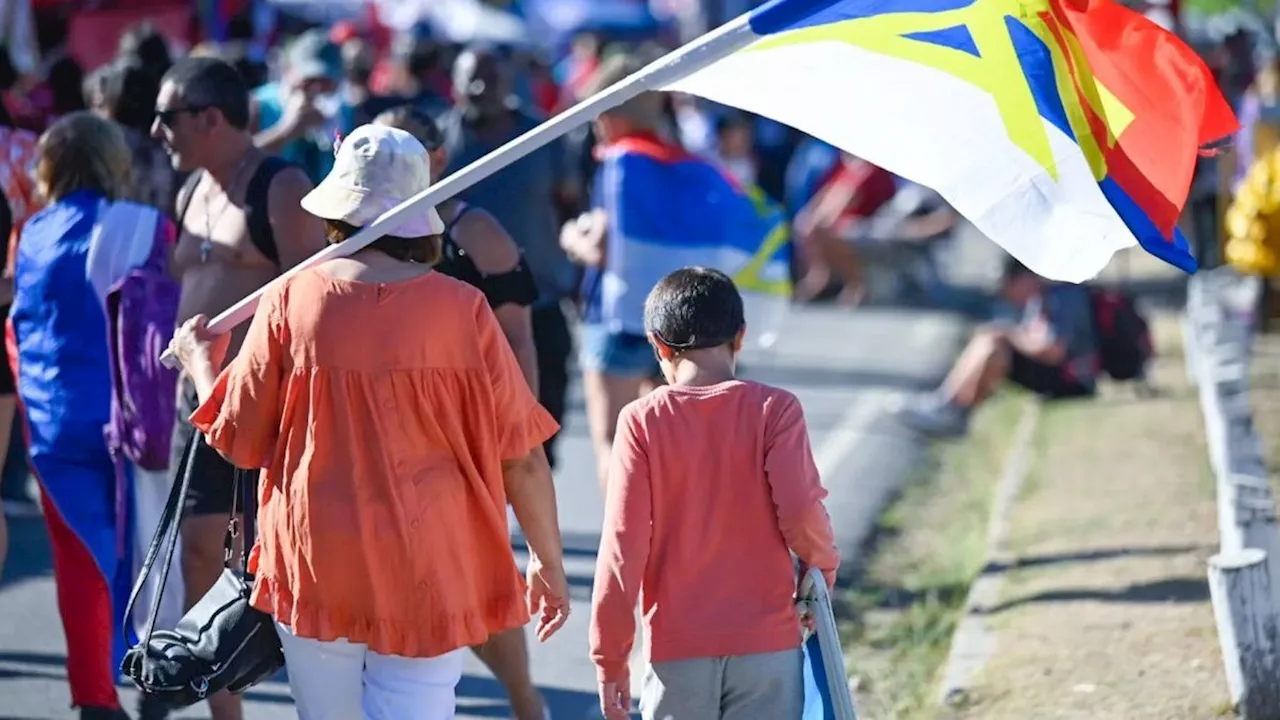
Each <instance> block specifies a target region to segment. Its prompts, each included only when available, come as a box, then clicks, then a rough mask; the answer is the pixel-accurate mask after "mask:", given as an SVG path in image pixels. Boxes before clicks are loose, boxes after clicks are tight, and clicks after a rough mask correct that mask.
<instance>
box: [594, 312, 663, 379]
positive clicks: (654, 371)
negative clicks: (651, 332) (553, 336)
mask: <svg viewBox="0 0 1280 720" xmlns="http://www.w3.org/2000/svg"><path fill="white" fill-rule="evenodd" d="M578 364H579V365H581V366H582V369H583V370H591V371H595V372H600V373H605V374H606V375H624V376H629V377H636V376H640V377H657V376H658V375H659V373H660V372H661V370H660V369H659V368H658V359H657V358H656V357H654V354H653V348H652V347H651V346H650V345H649V340H648V339H647V338H646V337H645V336H643V335H635V334H633V333H626V332H617V331H613V330H610V329H609V328H608V327H606V326H604V325H597V324H591V325H583V326H582V338H581V350H580V351H579V352H578Z"/></svg>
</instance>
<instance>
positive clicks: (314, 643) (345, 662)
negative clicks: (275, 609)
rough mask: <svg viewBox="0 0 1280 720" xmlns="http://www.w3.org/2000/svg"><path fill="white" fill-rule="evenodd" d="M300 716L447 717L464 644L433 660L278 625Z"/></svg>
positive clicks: (329, 719) (307, 719)
mask: <svg viewBox="0 0 1280 720" xmlns="http://www.w3.org/2000/svg"><path fill="white" fill-rule="evenodd" d="M276 630H277V631H278V632H279V633H280V644H281V645H283V646H284V660H285V667H286V668H287V669H288V671H289V688H290V689H291V690H292V691H293V702H294V704H295V705H296V706H297V710H298V718H299V719H300V720H355V719H356V718H365V720H450V719H451V718H453V716H454V712H455V711H456V709H457V696H456V695H455V689H456V688H457V685H458V681H459V680H461V679H462V661H463V658H464V657H465V654H464V653H465V648H459V649H458V650H454V651H452V652H448V653H445V654H444V655H440V656H438V657H433V658H404V657H398V656H395V655H379V654H378V653H376V652H372V651H371V650H369V648H368V647H366V646H365V645H362V644H359V643H353V642H347V641H346V640H334V641H332V642H322V641H320V640H310V639H308V638H300V637H298V636H296V635H294V634H293V632H292V631H291V630H290V629H289V627H288V626H286V625H283V624H281V623H276Z"/></svg>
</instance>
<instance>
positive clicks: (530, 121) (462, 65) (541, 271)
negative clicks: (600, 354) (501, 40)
mask: <svg viewBox="0 0 1280 720" xmlns="http://www.w3.org/2000/svg"><path fill="white" fill-rule="evenodd" d="M510 73H511V68H510V67H508V66H507V65H505V64H504V62H503V60H502V58H501V56H500V55H499V54H498V53H496V52H495V51H494V49H493V48H491V47H475V48H469V49H467V50H466V51H464V52H463V53H462V54H461V55H459V56H458V59H457V61H456V62H455V63H454V69H453V101H454V107H453V108H452V109H451V110H449V111H448V112H447V113H445V115H444V116H443V117H442V118H441V130H442V131H443V132H444V139H445V147H446V148H447V150H448V153H449V159H450V160H449V169H448V171H447V172H449V173H452V172H456V171H457V170H458V169H459V168H463V167H466V166H467V165H469V164H471V163H472V162H474V161H476V160H478V159H479V158H481V157H484V156H485V155H487V154H489V153H490V152H492V151H493V150H495V149H497V148H498V147H500V146H502V145H503V144H505V143H507V142H508V141H510V140H512V139H514V138H516V137H518V136H520V135H522V134H523V133H525V132H527V131H529V130H531V129H533V128H534V127H537V125H538V122H539V120H538V118H537V117H536V116H535V115H532V114H530V113H529V111H528V110H527V109H526V108H524V107H522V106H521V105H520V104H519V102H518V100H516V99H515V98H514V96H513V95H512V92H511V78H510ZM578 185H579V181H577V179H576V178H575V177H573V175H572V174H571V172H570V170H569V168H567V167H566V164H565V157H564V148H563V146H562V145H561V143H559V142H553V143H551V144H549V145H546V146H544V147H542V148H540V149H538V150H535V151H534V152H532V153H530V154H529V155H527V156H525V157H524V158H522V159H520V160H517V161H516V162H514V163H512V164H511V165H509V166H507V167H506V168H504V169H502V170H501V171H499V172H497V173H495V174H494V175H492V176H490V177H488V178H486V179H484V180H481V181H480V182H478V183H476V184H475V185H473V186H472V187H470V188H468V189H467V190H464V191H463V192H462V193H461V194H460V195H459V198H461V199H462V200H463V201H465V202H467V203H469V204H472V205H476V206H479V207H482V208H484V209H486V210H488V211H489V212H490V213H491V214H492V215H493V216H494V218H496V219H497V220H498V223H499V224H500V225H502V227H504V228H506V229H507V230H508V232H510V233H511V236H512V238H514V239H515V241H516V244H517V245H519V246H520V249H521V251H522V252H523V253H524V256H525V259H526V260H527V261H528V263H529V267H530V268H531V269H532V270H533V277H534V280H535V282H536V283H537V286H538V301H537V303H536V304H535V305H534V307H533V338H534V345H535V346H536V348H537V354H538V399H539V400H540V401H541V403H542V405H543V407H545V408H546V409H547V411H548V412H550V413H551V416H552V417H553V418H555V419H556V421H557V422H559V421H560V420H561V419H562V418H563V417H564V412H565V395H566V393H567V392H568V387H569V354H570V351H571V339H570V334H569V323H568V318H567V317H566V316H565V312H564V308H563V307H562V303H563V302H564V301H565V300H566V299H567V298H568V297H569V296H570V295H571V294H572V293H573V292H574V288H575V284H576V282H577V278H578V271H577V269H576V268H575V267H574V265H573V263H571V262H570V261H569V258H568V257H567V256H566V255H565V254H564V251H563V250H561V248H560V243H559V229H558V228H559V225H558V216H557V207H558V205H559V204H562V203H563V204H570V205H572V204H574V203H575V202H576V198H575V195H576V192H577V187H578ZM554 441H555V438H554V437H553V438H552V439H551V440H550V441H548V443H547V445H546V450H547V456H548V457H549V458H550V459H551V461H552V465H553V467H554V464H555V461H556V456H555V444H554Z"/></svg>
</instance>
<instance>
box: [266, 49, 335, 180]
mask: <svg viewBox="0 0 1280 720" xmlns="http://www.w3.org/2000/svg"><path fill="white" fill-rule="evenodd" d="M343 76H344V72H343V64H342V53H341V51H340V50H339V49H338V46H337V45H334V44H333V43H332V42H331V41H330V40H329V34H328V33H327V32H325V31H324V30H321V29H318V28H317V29H313V30H308V31H306V32H305V33H303V34H302V35H301V36H299V37H298V38H297V39H296V40H294V41H293V42H292V43H290V44H289V46H288V48H287V50H286V51H285V55H284V67H283V72H282V76H281V79H280V80H279V81H276V82H270V83H267V84H266V85H263V86H261V87H259V88H257V89H255V90H254V91H253V107H254V116H255V117H256V119H257V135H256V136H255V138H254V142H255V144H256V145H257V146H258V147H259V148H260V149H262V150H265V151H266V152H269V153H275V154H279V155H280V156H281V157H283V158H285V159H286V160H288V161H290V162H292V163H294V164H295V165H298V166H299V167H301V168H302V169H303V170H304V171H305V172H306V173H307V177H309V178H310V179H311V181H312V182H313V183H317V182H319V181H320V180H322V179H323V178H324V176H325V175H327V174H328V172H329V170H330V169H331V168H332V167H333V142H334V139H335V137H337V136H338V135H340V134H345V133H348V132H350V131H351V129H352V128H353V127H354V124H353V123H354V115H353V109H352V108H351V106H350V105H348V104H347V103H346V102H344V100H343V98H342V96H341V95H340V94H339V93H338V89H339V87H340V86H341V84H342V81H343Z"/></svg>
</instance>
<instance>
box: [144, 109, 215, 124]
mask: <svg viewBox="0 0 1280 720" xmlns="http://www.w3.org/2000/svg"><path fill="white" fill-rule="evenodd" d="M208 109H209V106H207V105H191V106H188V107H178V108H156V119H157V120H159V121H160V124H161V125H164V126H166V127H173V122H174V121H175V120H177V119H178V116H179V115H182V114H183V113H190V114H195V113H198V112H203V111H205V110H208Z"/></svg>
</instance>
